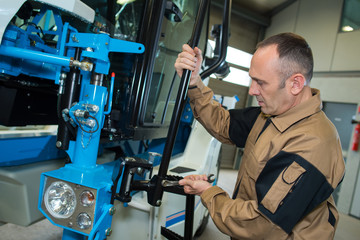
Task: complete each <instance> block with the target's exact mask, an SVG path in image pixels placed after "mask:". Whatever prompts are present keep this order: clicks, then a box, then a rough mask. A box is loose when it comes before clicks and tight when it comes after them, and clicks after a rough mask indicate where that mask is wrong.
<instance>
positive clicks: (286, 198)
mask: <svg viewBox="0 0 360 240" xmlns="http://www.w3.org/2000/svg"><path fill="white" fill-rule="evenodd" d="M294 162H295V163H294ZM294 165H296V167H294V168H293V172H292V173H287V172H286V171H289V167H290V168H291V166H294ZM299 165H300V166H299ZM299 168H301V169H302V170H301V171H300V170H299ZM296 172H297V174H298V175H297V176H295V177H294V175H296V174H294V173H296ZM287 176H292V177H293V180H292V181H291V182H289V181H287V179H286V178H287ZM277 179H278V181H276V180H277ZM275 182H276V183H275ZM275 185H277V186H275ZM279 185H282V187H280V188H279ZM286 185H289V187H288V189H286ZM284 186H285V187H284ZM284 188H285V190H284ZM275 189H276V190H275ZM279 189H281V190H279ZM279 191H286V192H279ZM333 191H334V189H333V188H332V186H331V185H330V184H329V183H328V182H327V180H326V178H325V176H324V175H323V174H322V173H321V172H320V171H319V170H318V169H317V168H316V167H314V166H313V165H312V164H311V163H310V162H308V161H307V160H305V159H304V158H302V157H301V156H299V155H297V154H293V153H287V152H283V151H282V152H280V153H278V154H277V155H276V156H274V157H273V158H271V159H270V160H269V161H268V162H267V163H266V165H265V167H264V169H263V171H262V172H261V173H260V175H259V177H258V179H257V180H256V193H257V197H258V204H259V211H260V212H262V213H263V214H264V215H265V216H267V217H268V218H269V219H270V220H271V221H272V222H273V223H275V224H277V225H278V226H280V227H281V228H282V229H283V230H284V231H285V232H287V233H288V234H290V233H291V231H292V229H293V228H294V226H295V225H296V224H297V223H298V222H299V221H300V220H301V219H302V218H303V217H304V216H305V215H307V214H308V213H309V212H311V211H312V210H313V209H314V208H316V207H317V206H318V205H319V204H320V203H322V202H323V201H325V200H326V199H328V198H329V197H330V195H331V193H332V192H333ZM268 192H269V193H274V192H276V194H272V197H271V199H270V201H267V200H268V199H264V198H269V195H268V196H266V195H267V193H268ZM274 196H275V197H274ZM277 197H278V198H279V199H278V201H279V204H276V205H274V201H275V202H276V199H275V200H274V198H277ZM263 200H264V201H263ZM267 203H270V204H268V205H270V207H269V206H267Z"/></svg>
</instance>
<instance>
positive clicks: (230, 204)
mask: <svg viewBox="0 0 360 240" xmlns="http://www.w3.org/2000/svg"><path fill="white" fill-rule="evenodd" d="M201 62H202V56H201V51H200V49H198V48H195V49H191V48H190V47H189V46H188V45H184V46H183V52H182V53H180V54H179V56H178V59H177V60H176V63H175V68H176V70H177V72H178V74H179V75H180V76H181V75H182V71H183V69H188V70H191V71H192V76H191V79H190V86H189V90H188V96H189V98H190V104H191V107H192V109H193V113H194V116H195V118H196V119H197V120H198V121H199V122H200V123H201V124H203V125H204V127H205V128H206V129H207V130H208V131H209V133H210V134H212V135H213V136H214V137H216V138H217V139H219V140H220V141H221V142H223V143H228V144H235V145H236V146H238V147H245V149H244V155H243V157H242V162H241V166H240V170H239V173H238V178H237V181H236V184H235V190H234V194H233V198H230V197H229V196H228V194H227V193H226V192H224V191H223V190H222V189H221V188H219V187H217V186H211V184H209V183H208V182H207V181H205V180H206V176H202V175H191V176H187V177H185V178H184V179H183V180H181V181H180V184H181V185H183V186H184V190H185V192H187V193H190V194H197V195H200V196H201V200H202V203H203V204H204V206H206V207H207V208H208V210H209V213H210V215H211V217H212V219H213V221H214V223H215V224H216V226H217V227H218V228H219V229H220V231H222V232H223V233H225V234H227V235H229V236H231V237H232V238H233V239H256V240H258V239H276V240H279V239H306V240H308V239H315V240H320V239H326V240H328V239H333V237H334V233H335V229H336V225H337V221H338V213H337V210H336V208H335V204H334V200H333V198H332V196H331V193H332V192H333V190H334V189H335V188H336V187H337V186H338V184H339V183H340V182H341V180H342V178H343V174H344V161H343V158H342V151H341V145H340V140H339V136H338V134H337V132H336V129H335V127H334V126H333V124H332V123H331V122H330V121H329V120H328V119H327V117H326V116H325V114H324V113H323V112H322V111H321V108H322V104H321V100H320V92H319V90H317V89H311V88H310V87H309V83H310V80H311V78H312V73H313V57H312V52H311V49H310V47H309V46H308V44H307V43H306V41H305V40H304V39H303V38H302V37H300V36H298V35H296V34H292V33H283V34H278V35H275V36H273V37H270V38H268V39H266V40H264V41H263V42H261V43H259V44H258V46H257V50H256V52H255V54H254V56H253V58H252V61H251V67H250V70H249V75H250V77H251V79H252V83H251V86H250V89H249V94H250V95H252V96H254V97H256V99H257V101H258V104H259V106H260V107H252V108H245V109H240V110H230V111H227V110H224V109H223V108H222V107H220V105H219V104H218V103H216V102H215V101H213V100H212V96H213V93H212V91H211V89H209V88H208V87H206V86H204V84H203V83H202V81H201V79H200V77H199V69H200V65H201Z"/></svg>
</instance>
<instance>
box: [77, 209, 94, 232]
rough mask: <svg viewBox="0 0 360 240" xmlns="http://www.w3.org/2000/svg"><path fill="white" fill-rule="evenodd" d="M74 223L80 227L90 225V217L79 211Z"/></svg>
mask: <svg viewBox="0 0 360 240" xmlns="http://www.w3.org/2000/svg"><path fill="white" fill-rule="evenodd" d="M76 223H77V225H78V226H79V228H81V229H88V228H89V227H91V217H90V216H89V215H88V214H87V213H84V212H83V213H80V214H79V215H78V217H77V219H76Z"/></svg>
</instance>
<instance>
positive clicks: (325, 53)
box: [266, 0, 360, 103]
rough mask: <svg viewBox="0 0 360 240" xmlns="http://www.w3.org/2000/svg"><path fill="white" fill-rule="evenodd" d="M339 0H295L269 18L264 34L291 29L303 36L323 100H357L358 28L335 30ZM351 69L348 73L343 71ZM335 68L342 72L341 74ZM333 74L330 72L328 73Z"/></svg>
mask: <svg viewBox="0 0 360 240" xmlns="http://www.w3.org/2000/svg"><path fill="white" fill-rule="evenodd" d="M342 4H343V0H316V1H313V0H299V1H296V2H295V3H293V4H292V5H290V6H289V7H288V8H286V9H285V10H283V11H282V12H280V13H278V14H277V15H275V16H274V17H273V18H272V22H271V25H270V27H269V28H268V29H267V31H266V36H267V37H268V36H271V35H274V34H277V33H281V32H294V33H297V34H299V35H301V36H303V37H304V38H305V39H306V40H307V41H308V43H309V45H310V47H311V48H312V51H313V54H314V62H315V63H314V72H315V73H317V72H318V73H326V75H327V76H326V77H316V74H315V77H314V78H313V80H312V83H311V86H312V87H315V88H319V89H320V90H321V93H322V97H323V100H325V101H333V102H349V103H359V102H360V94H359V91H360V31H355V32H350V33H339V32H338V29H339V26H340V19H341V11H342ZM349 71H351V72H352V73H353V74H351V76H349V74H346V72H349ZM338 72H345V74H343V75H342V76H341V75H340V77H339V74H338ZM332 74H333V75H332Z"/></svg>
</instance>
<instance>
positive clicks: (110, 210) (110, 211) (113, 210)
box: [109, 207, 116, 216]
mask: <svg viewBox="0 0 360 240" xmlns="http://www.w3.org/2000/svg"><path fill="white" fill-rule="evenodd" d="M115 212H116V208H115V207H111V208H110V209H109V214H110V215H111V216H112V215H114V214H115Z"/></svg>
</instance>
